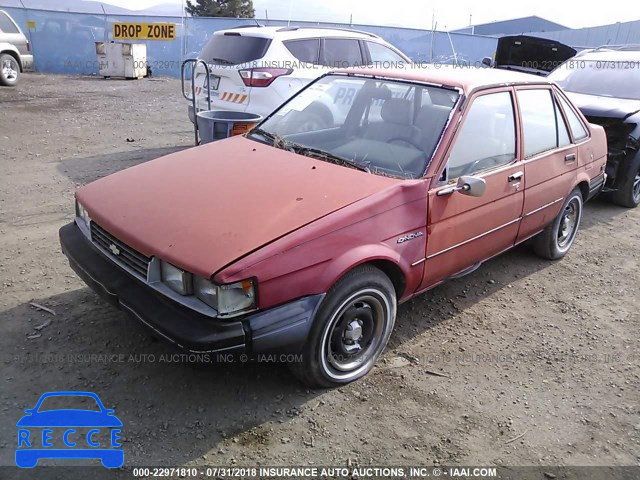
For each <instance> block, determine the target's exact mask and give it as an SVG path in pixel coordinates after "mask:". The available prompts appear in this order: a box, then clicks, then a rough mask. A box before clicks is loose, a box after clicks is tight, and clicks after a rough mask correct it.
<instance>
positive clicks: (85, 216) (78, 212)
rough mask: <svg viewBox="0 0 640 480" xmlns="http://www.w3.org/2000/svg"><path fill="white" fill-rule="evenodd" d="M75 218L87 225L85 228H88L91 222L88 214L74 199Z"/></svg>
mask: <svg viewBox="0 0 640 480" xmlns="http://www.w3.org/2000/svg"><path fill="white" fill-rule="evenodd" d="M76 217H78V218H79V219H81V220H83V221H84V223H86V224H87V227H88V226H89V223H90V222H91V218H89V214H88V213H87V211H86V210H85V209H84V207H83V206H82V204H81V203H80V202H79V201H78V199H76Z"/></svg>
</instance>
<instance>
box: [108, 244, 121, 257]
mask: <svg viewBox="0 0 640 480" xmlns="http://www.w3.org/2000/svg"><path fill="white" fill-rule="evenodd" d="M109 250H111V253H113V254H114V255H115V256H118V255H120V249H119V248H118V247H116V246H115V244H113V243H112V244H111V245H109Z"/></svg>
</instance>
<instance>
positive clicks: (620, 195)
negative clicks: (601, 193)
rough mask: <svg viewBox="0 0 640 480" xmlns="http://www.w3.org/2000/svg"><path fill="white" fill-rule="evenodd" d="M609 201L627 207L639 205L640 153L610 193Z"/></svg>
mask: <svg viewBox="0 0 640 480" xmlns="http://www.w3.org/2000/svg"><path fill="white" fill-rule="evenodd" d="M611 201H612V202H613V203H615V204H616V205H620V206H621V207H627V208H636V207H637V206H638V205H640V154H639V155H637V156H636V159H635V161H634V162H633V163H632V165H631V168H629V171H628V172H627V174H626V178H625V181H624V183H622V185H620V188H619V189H618V190H617V191H616V192H613V194H612V195H611Z"/></svg>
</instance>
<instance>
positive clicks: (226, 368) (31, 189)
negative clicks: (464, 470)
mask: <svg viewBox="0 0 640 480" xmlns="http://www.w3.org/2000/svg"><path fill="white" fill-rule="evenodd" d="M179 89H180V85H179V81H177V80H173V79H171V80H169V79H155V78H154V79H145V80H141V81H119V80H102V79H96V78H78V77H67V76H53V75H36V74H31V75H24V76H23V77H22V81H21V83H20V85H19V86H18V87H17V88H14V89H10V88H1V89H0V105H1V108H0V151H1V152H2V155H1V156H0V185H1V189H0V292H1V293H0V360H1V362H2V363H1V365H2V387H1V388H0V412H1V413H0V418H1V421H0V465H12V464H13V462H14V460H13V456H14V445H15V439H16V427H15V422H16V421H17V420H18V419H19V418H20V417H21V416H22V414H23V410H24V409H25V408H31V407H33V405H34V404H35V402H36V401H37V399H38V398H39V396H40V395H41V394H42V393H43V392H46V391H53V390H88V391H92V392H96V393H97V394H98V395H99V396H100V397H101V399H102V401H103V402H104V403H105V405H106V406H107V407H108V408H115V410H116V414H117V415H118V417H119V418H120V419H121V420H122V421H123V423H124V425H125V427H124V429H123V435H124V443H123V445H124V450H125V464H126V465H129V466H134V465H164V466H176V465H193V464H197V465H203V464H213V465H252V464H266V465H279V464H288V465H305V464H310V463H313V464H315V465H340V466H346V465H347V464H349V463H351V464H359V465H382V464H402V465H409V464H420V465H434V464H441V465H469V464H472V465H473V464H485V465H486V464H492V465H639V464H640V393H639V392H640V368H639V367H640V348H639V345H640V340H639V339H640V301H639V300H638V294H639V293H640V273H639V272H640V262H639V259H640V255H639V253H638V246H639V245H640V222H639V220H640V209H638V210H634V211H630V210H624V209H621V208H618V207H615V206H612V205H610V204H608V203H607V202H605V201H603V200H596V201H594V202H592V203H591V204H589V205H588V207H587V208H586V214H585V218H584V220H583V225H582V229H581V232H580V234H579V236H578V239H577V243H576V244H575V245H574V248H573V249H572V251H571V252H570V254H569V255H568V256H567V258H565V259H564V260H563V261H560V262H556V263H554V262H548V261H543V260H540V259H539V258H537V257H535V256H534V255H533V254H532V253H530V251H529V250H528V248H526V247H519V248H517V249H516V250H514V251H512V252H510V253H508V254H505V255H503V256H501V257H499V258H497V259H495V260H493V261H491V262H488V263H487V264H485V265H484V266H482V267H481V268H480V269H479V270H478V271H476V272H475V273H473V274H471V275H470V276H467V277H464V278H461V279H458V280H454V281H450V282H448V283H447V284H445V285H443V286H441V287H438V288H436V289H435V290H433V291H431V292H429V293H428V294H426V295H423V296H421V297H419V298H417V299H415V300H413V301H411V302H408V303H407V304H404V305H403V306H401V307H400V310H399V315H398V320H397V323H396V325H397V327H396V331H395V332H394V334H393V337H392V340H391V344H390V345H389V347H388V348H387V350H386V353H385V355H384V357H383V359H382V361H380V362H379V364H378V366H377V367H376V368H375V370H374V372H373V373H372V374H371V375H369V376H368V377H367V378H366V379H364V380H363V381H360V382H357V383H355V384H352V385H350V386H347V387H344V388H341V389H336V390H329V391H309V390H306V389H305V388H304V387H303V386H301V385H300V384H299V383H297V382H296V381H295V380H294V379H293V377H291V376H290V374H289V373H288V370H287V369H286V368H285V367H283V366H278V365H273V364H253V365H241V364H235V365H229V364H227V365H213V366H212V365H201V364H199V365H194V364H192V363H188V362H182V361H180V359H178V358H177V357H171V356H170V355H172V354H174V353H176V351H175V350H173V349H172V347H170V346H168V345H166V344H164V343H161V342H157V341H155V340H153V339H152V338H150V337H149V335H148V334H147V332H146V330H144V329H143V327H142V326H140V325H139V324H138V323H136V322H135V321H133V320H132V319H130V318H129V317H127V316H126V315H125V314H123V313H121V312H118V311H115V310H113V309H112V308H111V307H110V306H108V305H107V304H106V303H104V302H103V301H102V300H100V299H99V298H98V297H97V296H96V295H95V294H94V293H93V292H92V291H91V290H89V289H88V288H86V287H85V285H84V284H83V283H82V282H81V281H80V280H79V279H78V278H77V277H76V276H75V275H74V274H73V272H72V270H71V269H70V268H69V266H68V264H67V262H66V259H65V257H64V256H63V255H62V254H61V252H60V246H59V243H58V238H57V232H58V229H59V228H60V227H61V226H62V225H63V224H65V223H66V222H68V221H70V220H71V219H72V217H73V193H74V189H75V188H76V186H78V185H82V184H85V183H87V182H90V181H92V180H94V179H97V178H99V177H102V176H104V175H108V174H109V173H112V172H115V171H118V170H121V169H123V168H127V167H129V166H132V165H135V164H138V163H140V162H144V161H148V160H151V159H153V158H155V157H158V156H160V155H163V154H166V153H169V152H171V151H174V150H175V149H177V148H183V147H188V146H190V145H191V142H192V130H191V124H190V123H189V121H188V119H187V118H186V102H185V101H183V99H182V98H181V96H180V93H179ZM127 139H129V140H133V141H127ZM31 302H35V303H37V304H40V305H42V306H45V307H47V308H49V309H51V310H53V311H55V315H52V314H51V313H49V312H47V311H43V310H37V309H36V308H35V307H34V306H32V305H31ZM114 354H115V355H114ZM91 355H94V356H93V357H91ZM97 355H102V357H98V356H97ZM106 355H110V357H104V356H106ZM172 360H177V361H172ZM518 436H520V438H518V439H517V440H515V441H511V442H510V440H513V439H514V438H516V437H518ZM5 473H8V471H7V472H5ZM21 473H25V472H21ZM13 474H17V472H13V473H12V475H13ZM0 476H3V475H2V474H0ZM24 478H31V477H27V476H26V474H25V476H24ZM67 478H68V477H67Z"/></svg>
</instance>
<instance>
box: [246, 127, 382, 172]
mask: <svg viewBox="0 0 640 480" xmlns="http://www.w3.org/2000/svg"><path fill="white" fill-rule="evenodd" d="M249 135H250V136H253V135H259V136H261V137H262V138H265V139H267V140H270V141H271V142H272V145H273V147H275V148H280V149H282V150H288V151H290V152H294V153H297V154H299V155H305V156H307V157H313V158H317V159H318V160H323V161H325V162H328V163H334V164H336V165H341V166H343V167H350V168H355V169H356V170H360V171H363V172H367V173H371V170H370V169H369V167H368V166H366V165H362V164H360V163H357V162H354V161H353V160H349V159H347V158H344V157H340V156H338V155H334V154H333V153H330V152H326V151H324V150H320V149H319V148H313V147H305V146H304V145H300V144H298V143H294V142H290V141H289V140H285V139H284V138H282V137H281V136H279V135H276V134H273V133H271V132H267V131H266V130H263V129H262V128H254V129H253V130H251V132H250V133H249Z"/></svg>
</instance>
